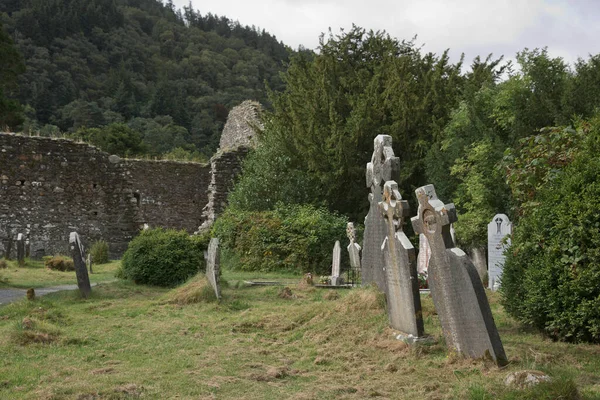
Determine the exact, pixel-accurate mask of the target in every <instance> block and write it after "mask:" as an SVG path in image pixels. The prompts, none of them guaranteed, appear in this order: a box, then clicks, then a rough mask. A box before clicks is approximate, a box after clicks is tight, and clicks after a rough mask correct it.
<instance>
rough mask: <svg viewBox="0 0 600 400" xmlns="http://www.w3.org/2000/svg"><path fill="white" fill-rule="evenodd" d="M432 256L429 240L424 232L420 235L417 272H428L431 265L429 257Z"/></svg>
mask: <svg viewBox="0 0 600 400" xmlns="http://www.w3.org/2000/svg"><path fill="white" fill-rule="evenodd" d="M430 258H431V249H430V248H429V242H428V241H427V238H426V237H425V235H423V234H422V233H421V234H420V235H419V256H418V258H417V272H418V273H420V274H426V273H427V267H428V266H429V259H430Z"/></svg>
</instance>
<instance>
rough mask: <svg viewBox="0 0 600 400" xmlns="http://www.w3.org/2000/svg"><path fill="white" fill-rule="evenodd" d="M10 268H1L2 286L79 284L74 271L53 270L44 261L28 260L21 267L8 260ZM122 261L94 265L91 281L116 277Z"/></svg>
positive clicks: (26, 286)
mask: <svg viewBox="0 0 600 400" xmlns="http://www.w3.org/2000/svg"><path fill="white" fill-rule="evenodd" d="M7 264H8V268H6V269H0V288H5V287H13V288H23V289H28V288H40V287H49V286H58V285H71V284H77V278H76V276H75V272H74V271H70V272H62V271H53V270H50V269H48V268H46V267H45V266H44V262H43V261H37V260H30V259H27V260H26V264H25V267H19V266H18V265H17V262H16V261H7ZM119 265H121V261H119V260H115V261H111V262H109V263H107V264H98V265H93V266H92V270H93V271H94V273H93V274H89V276H90V281H91V282H105V281H109V280H113V279H115V277H114V276H115V271H116V270H117V269H118V268H119Z"/></svg>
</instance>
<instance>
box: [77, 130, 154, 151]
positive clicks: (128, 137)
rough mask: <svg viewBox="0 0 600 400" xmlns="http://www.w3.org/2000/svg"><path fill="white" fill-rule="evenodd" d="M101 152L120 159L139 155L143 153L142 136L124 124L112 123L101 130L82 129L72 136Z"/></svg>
mask: <svg viewBox="0 0 600 400" xmlns="http://www.w3.org/2000/svg"><path fill="white" fill-rule="evenodd" d="M74 136H75V137H78V138H82V139H84V140H86V141H88V142H90V143H92V144H94V145H96V146H98V147H99V148H100V149H101V150H103V151H105V152H107V153H109V154H116V155H119V156H122V157H126V156H135V155H140V154H143V153H144V152H145V148H144V144H143V142H142V135H141V134H140V133H139V132H138V131H135V130H133V129H131V128H130V127H128V126H127V125H125V124H122V123H114V124H110V125H108V126H106V127H102V128H82V129H79V130H78V131H77V132H75V134H74Z"/></svg>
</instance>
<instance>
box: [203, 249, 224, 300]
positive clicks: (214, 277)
mask: <svg viewBox="0 0 600 400" xmlns="http://www.w3.org/2000/svg"><path fill="white" fill-rule="evenodd" d="M206 278H207V279H208V281H209V282H210V285H211V286H212V287H213V289H214V291H215V295H216V296H217V299H219V300H220V299H221V283H220V279H221V249H220V248H219V239H218V238H212V239H210V243H209V244H208V254H207V257H206Z"/></svg>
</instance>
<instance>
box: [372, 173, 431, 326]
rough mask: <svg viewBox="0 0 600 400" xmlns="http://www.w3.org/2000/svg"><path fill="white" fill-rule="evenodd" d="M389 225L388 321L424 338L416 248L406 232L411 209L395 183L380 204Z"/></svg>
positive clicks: (388, 186)
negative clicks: (405, 220)
mask: <svg viewBox="0 0 600 400" xmlns="http://www.w3.org/2000/svg"><path fill="white" fill-rule="evenodd" d="M379 207H380V209H381V213H382V215H383V216H384V217H385V219H386V223H387V228H388V232H387V236H386V238H385V239H384V241H383V244H382V246H381V247H382V248H383V249H384V254H385V272H386V282H387V303H388V307H387V309H388V317H389V319H390V325H391V327H392V328H394V329H397V330H399V331H402V332H404V333H407V334H409V335H413V336H416V337H420V336H423V333H424V329H423V317H422V313H421V296H420V294H419V279H418V276H417V263H416V253H415V248H414V247H413V245H412V243H410V241H409V240H408V237H407V236H406V234H405V233H404V232H403V230H402V226H403V225H404V218H406V217H408V216H409V213H410V208H409V206H408V202H407V201H406V200H402V196H401V195H400V192H399V191H398V184H397V183H396V182H395V181H388V182H386V183H385V186H384V189H383V201H382V202H380V203H379Z"/></svg>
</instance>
